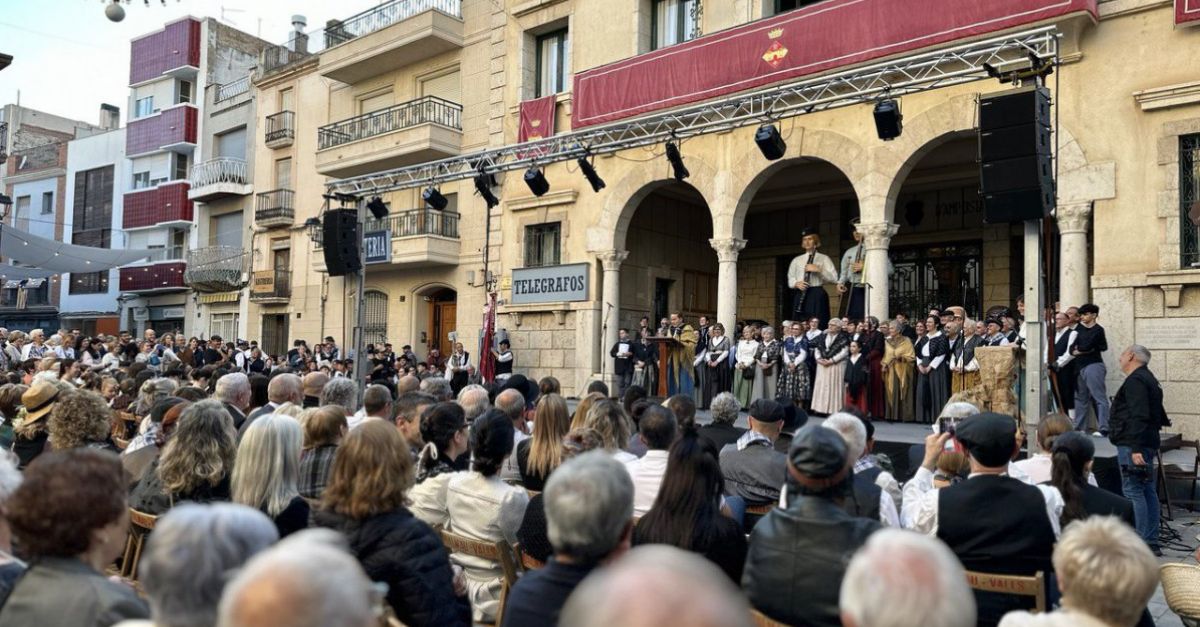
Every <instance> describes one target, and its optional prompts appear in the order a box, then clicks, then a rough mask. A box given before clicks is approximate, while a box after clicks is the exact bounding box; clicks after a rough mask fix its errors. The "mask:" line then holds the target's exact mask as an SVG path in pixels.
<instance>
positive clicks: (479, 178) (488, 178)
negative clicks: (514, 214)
mask: <svg viewBox="0 0 1200 627" xmlns="http://www.w3.org/2000/svg"><path fill="white" fill-rule="evenodd" d="M495 184H496V179H495V178H494V177H493V176H492V175H491V174H487V173H485V172H480V173H479V174H476V175H475V191H476V192H478V193H479V196H480V197H481V198H483V201H484V202H486V203H487V208H488V209H491V208H493V207H495V206H496V205H499V204H500V199H499V198H496V195H495V194H493V193H492V185H495Z"/></svg>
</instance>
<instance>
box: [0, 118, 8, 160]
mask: <svg viewBox="0 0 1200 627" xmlns="http://www.w3.org/2000/svg"><path fill="white" fill-rule="evenodd" d="M6 146H8V122H0V165H3V164H4V162H5V161H8V153H7V152H6V150H7V148H6Z"/></svg>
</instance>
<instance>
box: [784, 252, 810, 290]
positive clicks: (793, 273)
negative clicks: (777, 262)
mask: <svg viewBox="0 0 1200 627" xmlns="http://www.w3.org/2000/svg"><path fill="white" fill-rule="evenodd" d="M807 254H808V253H804V254H802V255H800V256H799V257H796V258H795V259H792V263H790V264H788V275H787V276H788V287H794V286H795V285H796V284H797V283H799V282H800V281H802V280H804V261H805V259H807V258H808V257H807Z"/></svg>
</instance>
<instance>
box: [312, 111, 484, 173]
mask: <svg viewBox="0 0 1200 627" xmlns="http://www.w3.org/2000/svg"><path fill="white" fill-rule="evenodd" d="M461 149H462V105H460V104H457V103H454V102H450V101H448V100H443V99H441V98H437V97H435V96H425V97H423V98H418V99H416V100H412V101H409V102H405V103H402V104H398V105H395V106H392V107H388V108H386V109H380V110H379V111H372V112H371V113H366V114H363V115H360V116H357V117H353V118H350V119H348V120H342V121H341V122H336V123H334V124H328V125H326V126H322V127H321V128H320V130H318V131H317V172H318V173H320V174H323V175H325V176H333V177H338V178H342V177H347V176H357V175H359V174H366V173H368V172H375V171H378V170H386V169H389V168H397V167H401V166H405V165H411V164H414V163H422V162H425V161H433V160H436V159H444V158H446V157H451V156H454V155H457V154H459V152H460V151H461Z"/></svg>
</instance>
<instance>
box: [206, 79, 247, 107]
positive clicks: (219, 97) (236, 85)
mask: <svg viewBox="0 0 1200 627" xmlns="http://www.w3.org/2000/svg"><path fill="white" fill-rule="evenodd" d="M209 87H210V88H211V89H212V103H213V110H214V111H220V110H222V109H228V108H229V107H235V106H237V105H240V104H244V103H246V102H248V101H249V100H250V87H251V85H250V75H249V74H247V75H246V76H243V77H241V78H239V79H237V80H236V81H232V82H229V83H225V84H224V85H210V86H209Z"/></svg>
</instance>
